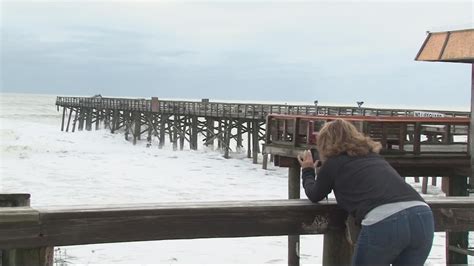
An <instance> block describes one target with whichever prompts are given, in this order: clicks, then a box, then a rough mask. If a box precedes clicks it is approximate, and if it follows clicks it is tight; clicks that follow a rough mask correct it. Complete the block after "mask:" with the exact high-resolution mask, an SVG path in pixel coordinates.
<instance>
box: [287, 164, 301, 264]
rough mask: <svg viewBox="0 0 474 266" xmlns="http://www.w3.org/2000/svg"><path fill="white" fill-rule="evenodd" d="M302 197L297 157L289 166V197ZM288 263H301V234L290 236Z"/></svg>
mask: <svg viewBox="0 0 474 266" xmlns="http://www.w3.org/2000/svg"><path fill="white" fill-rule="evenodd" d="M299 198H300V166H299V164H298V162H297V161H296V159H295V160H294V161H293V164H292V166H290V167H289V168H288V199H299ZM288 265H289V266H298V265H300V236H299V235H289V236H288Z"/></svg>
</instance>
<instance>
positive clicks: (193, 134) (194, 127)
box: [191, 116, 198, 150]
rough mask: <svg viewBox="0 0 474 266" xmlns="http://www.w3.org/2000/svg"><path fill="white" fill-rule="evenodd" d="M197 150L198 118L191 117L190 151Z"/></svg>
mask: <svg viewBox="0 0 474 266" xmlns="http://www.w3.org/2000/svg"><path fill="white" fill-rule="evenodd" d="M197 148H198V118H197V116H193V117H192V118H191V150H197Z"/></svg>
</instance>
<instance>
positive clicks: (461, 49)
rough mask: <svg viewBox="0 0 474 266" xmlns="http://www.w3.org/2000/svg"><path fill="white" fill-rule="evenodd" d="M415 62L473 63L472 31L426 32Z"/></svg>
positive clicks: (473, 37)
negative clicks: (426, 34)
mask: <svg viewBox="0 0 474 266" xmlns="http://www.w3.org/2000/svg"><path fill="white" fill-rule="evenodd" d="M415 60H416V61H431V62H454V63H474V29H464V30H456V31H444V32H428V36H426V39H425V42H424V43H423V45H422V46H421V48H420V51H419V52H418V54H417V55H416V58H415Z"/></svg>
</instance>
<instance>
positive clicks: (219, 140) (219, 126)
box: [217, 120, 223, 150]
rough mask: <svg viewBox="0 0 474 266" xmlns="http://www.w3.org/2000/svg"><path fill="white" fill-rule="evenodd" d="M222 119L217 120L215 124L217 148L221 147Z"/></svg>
mask: <svg viewBox="0 0 474 266" xmlns="http://www.w3.org/2000/svg"><path fill="white" fill-rule="evenodd" d="M222 135H223V134H222V120H219V123H218V125H217V136H219V137H218V138H217V149H219V150H220V149H222V137H221V136H222Z"/></svg>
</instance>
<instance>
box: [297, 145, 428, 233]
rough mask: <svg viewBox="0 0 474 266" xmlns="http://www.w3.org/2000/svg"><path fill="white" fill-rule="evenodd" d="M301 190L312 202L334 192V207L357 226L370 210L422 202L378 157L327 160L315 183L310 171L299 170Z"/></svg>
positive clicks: (306, 169)
mask: <svg viewBox="0 0 474 266" xmlns="http://www.w3.org/2000/svg"><path fill="white" fill-rule="evenodd" d="M302 178H303V187H304V189H305V192H306V196H308V198H309V199H310V200H311V201H312V202H318V201H320V200H322V199H323V198H325V197H326V196H327V195H328V194H329V193H330V192H331V190H334V194H335V196H336V200H337V204H338V205H339V206H340V207H342V208H343V209H344V210H346V211H347V212H348V213H350V214H352V215H353V216H354V217H355V221H356V223H358V224H360V222H361V221H362V219H364V217H365V215H366V214H367V213H368V212H369V211H370V210H372V209H373V208H375V207H377V206H380V205H383V204H387V203H393V202H402V201H412V200H419V201H423V202H424V200H423V198H422V197H421V196H420V194H418V192H416V190H415V189H413V188H412V187H411V186H410V185H408V184H407V183H405V181H404V180H403V179H402V178H401V177H400V175H399V174H398V173H397V172H396V171H395V169H393V168H392V166H390V164H389V163H388V162H387V161H385V159H384V158H382V157H381V156H380V155H378V154H375V153H371V154H368V155H366V156H349V155H347V154H342V155H338V156H335V157H331V158H329V159H327V160H326V162H325V163H324V164H323V166H321V169H320V172H319V174H318V177H317V178H316V179H315V172H314V169H313V168H304V169H303V174H302Z"/></svg>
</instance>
